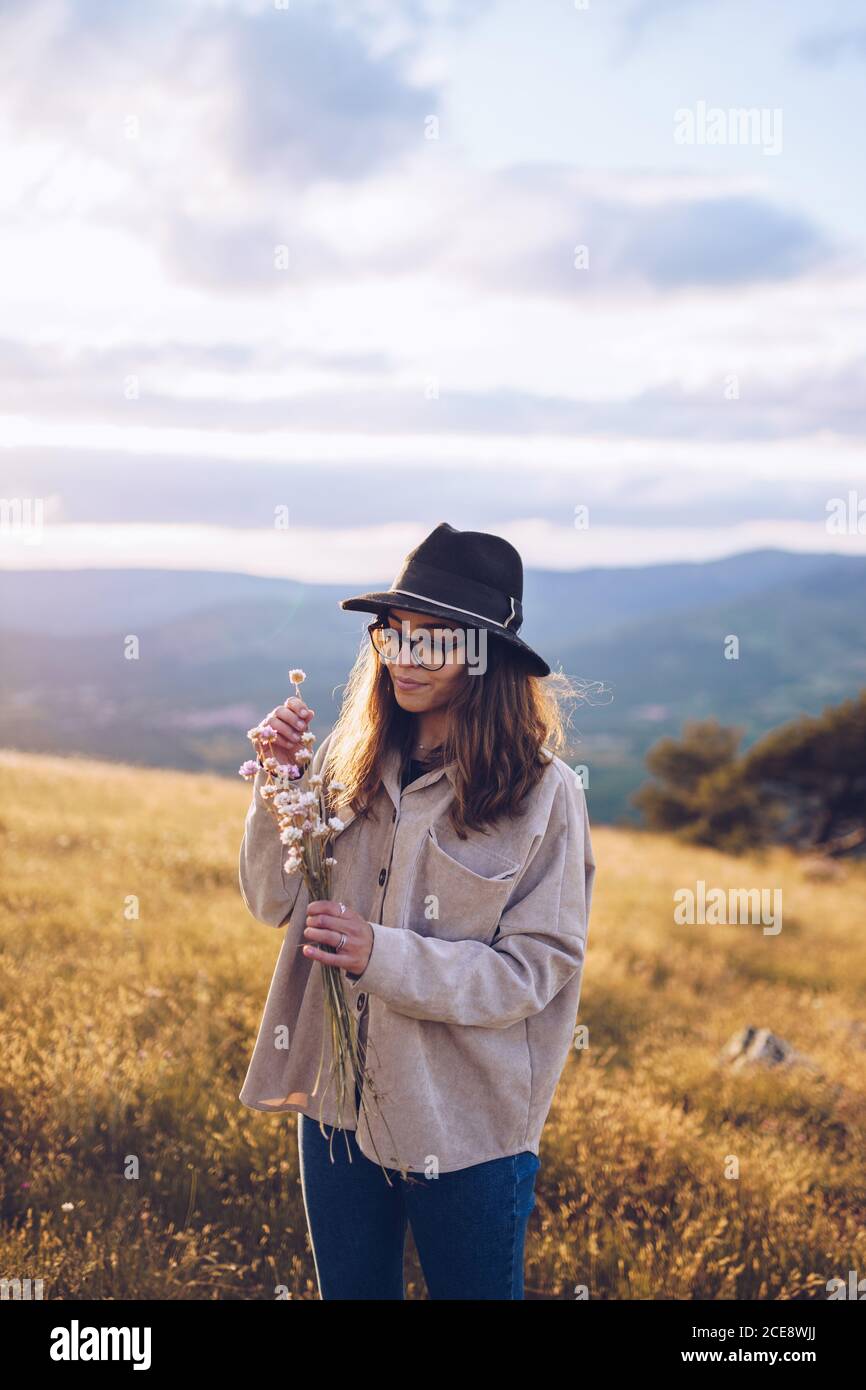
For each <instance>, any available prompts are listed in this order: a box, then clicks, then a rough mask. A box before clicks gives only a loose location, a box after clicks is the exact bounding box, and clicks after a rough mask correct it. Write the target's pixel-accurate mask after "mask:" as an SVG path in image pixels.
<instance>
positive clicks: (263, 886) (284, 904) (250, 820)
mask: <svg viewBox="0 0 866 1390" xmlns="http://www.w3.org/2000/svg"><path fill="white" fill-rule="evenodd" d="M330 738H331V735H330V734H328V735H327V737H326V738H324V739H323V740H322V742H321V743H320V744H319V747H318V748H317V749H316V751H315V753H314V755H313V760H312V765H311V771H312V772H320V771H321V767H322V762H323V761H324V758H325V754H326V752H327V747H328V743H329V741H330ZM265 781H266V776H265V773H264V771H263V770H262V769H261V768H259V770H258V771H257V773H256V775H255V777H254V779H253V783H252V787H253V795H252V801H251V802H250V808H249V810H248V811H247V818H246V821H245V823H244V837H243V840H242V841H241V849H240V855H239V858H238V880H239V882H240V889H241V897H242V898H243V900H244V903H245V904H246V906H247V908H248V910H249V911H250V912H251V913H252V915H253V917H256V918H257V919H258V921H260V922H264V923H266V925H267V926H269V927H282V926H285V924H286V922H287V921H288V919H289V918H290V917H291V915H292V912H293V910H294V906H295V903H296V902H297V899H298V894H299V892H300V890H301V884H302V883H303V881H304V880H303V876H302V875H301V874H299V873H298V874H287V873H286V871H285V869H284V868H283V863H284V861H285V858H286V854H287V852H288V851H287V850H286V846H285V845H284V844H283V843H282V841H281V840H280V834H279V830H278V829H277V822H276V818H275V816H274V814H273V812H272V811H271V810H270V808H269V807H268V803H267V802H266V801H264V800H263V799H262V794H261V792H262V786H263V785H264V783H265Z"/></svg>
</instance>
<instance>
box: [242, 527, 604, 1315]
mask: <svg viewBox="0 0 866 1390" xmlns="http://www.w3.org/2000/svg"><path fill="white" fill-rule="evenodd" d="M522 594H523V566H522V563H521V560H520V556H519V554H518V552H517V551H516V550H515V549H514V547H513V546H511V545H510V544H509V543H508V542H507V541H505V540H503V539H502V538H501V537H498V536H492V535H488V534H486V533H481V532H471V531H464V532H461V531H457V530H455V529H454V528H453V527H451V526H449V525H447V524H446V523H442V524H441V525H439V526H437V527H436V528H435V530H434V531H432V532H431V534H430V535H429V536H428V537H427V538H426V539H425V540H424V541H423V542H422V543H421V544H420V545H419V546H417V547H416V548H415V550H413V551H411V552H410V554H409V555H408V556H407V558H406V560H405V562H404V564H403V567H402V569H401V571H400V573H399V574H398V576H397V578H396V579H395V580H394V583H393V585H392V587H391V588H390V589H389V590H385V591H381V592H376V593H368V594H362V595H359V596H358V597H356V598H350V599H346V600H344V601H343V603H342V605H341V607H343V608H347V609H360V610H362V611H368V612H371V613H374V614H376V615H377V620H376V621H374V622H373V623H371V624H370V628H369V633H370V639H369V641H368V640H366V639H365V643H364V648H363V650H362V652H361V653H360V655H359V658H358V661H357V662H356V664H355V667H354V669H353V671H352V673H351V676H350V679H349V682H348V686H347V689H346V694H345V698H344V702H343V708H342V711H341V714H340V718H339V720H338V722H337V724H336V726H335V728H334V729H333V731H332V732H331V733H330V734H329V735H328V737H327V738H326V739H325V740H324V741H323V742H322V744H321V745H320V747H319V748H318V750H317V752H316V755H315V757H314V759H313V762H312V765H311V766H312V771H313V772H320V773H323V775H324V776H325V780H326V782H331V781H335V782H336V783H337V784H338V786H339V788H340V790H339V797H340V801H339V807H338V814H339V817H340V820H341V821H342V822H343V829H342V830H341V831H340V832H339V834H338V835H337V837H336V839H335V841H334V842H333V843H334V850H333V854H334V856H335V857H336V860H337V863H336V867H335V868H334V871H333V872H334V876H335V877H334V887H333V894H334V896H333V899H332V900H329V901H327V902H318V901H317V902H308V901H307V894H306V889H305V888H303V887H302V885H301V882H300V881H299V877H298V876H297V875H296V876H294V877H289V876H288V875H286V873H285V871H284V868H283V863H282V860H283V856H284V850H283V847H282V846H281V845H280V843H279V837H278V836H277V834H276V830H275V826H274V823H273V820H272V818H271V817H270V815H269V813H268V809H267V806H266V805H265V804H264V803H263V802H262V799H261V796H260V785H259V784H260V781H261V779H262V776H263V774H262V773H261V772H258V773H256V779H255V784H254V787H253V801H252V805H251V807H250V810H249V813H248V815H247V822H246V827H245V834H244V841H243V845H242V847H241V854H240V884H241V892H242V894H243V897H244V901H245V902H246V904H247V906H248V908H249V910H250V911H251V912H252V913H253V915H254V916H256V917H257V918H259V919H260V920H262V921H265V922H269V923H271V924H273V925H274V926H281V925H283V924H284V923H287V924H288V930H287V934H286V937H285V939H284V941H283V946H282V950H281V953H280V958H279V960H278V962H277V966H276V969H275V972H274V977H273V980H272V983H271V988H270V992H269V994H268V999H267V1003H266V1005H265V1010H264V1016H263V1018H262V1023H261V1027H260V1030H259V1035H258V1039H257V1042H256V1046H255V1050H254V1053H253V1057H252V1060H251V1063H250V1067H249V1071H248V1073H247V1077H246V1080H245V1082H244V1086H243V1089H242V1091H241V1093H240V1099H241V1100H242V1101H243V1102H244V1104H246V1105H249V1106H251V1107H253V1108H254V1109H258V1110H268V1111H270V1110H274V1111H292V1110H295V1111H298V1112H299V1120H298V1142H299V1154H300V1168H301V1183H302V1190H303V1197H304V1204H305V1210H306V1215H307V1221H308V1224H309V1229H310V1238H311V1243H312V1248H313V1254H314V1259H315V1265H316V1276H317V1279H318V1284H319V1291H320V1294H321V1297H322V1298H324V1299H334V1298H343V1299H402V1298H403V1249H404V1240H405V1233H406V1225H407V1222H408V1223H409V1224H410V1225H411V1227H412V1233H413V1237H414V1240H415V1245H416V1248H417V1250H418V1255H419V1259H420V1261H421V1265H422V1268H423V1270H424V1276H425V1279H426V1282H427V1287H428V1291H429V1293H430V1297H431V1298H433V1299H521V1298H522V1297H523V1246H524V1236H525V1230H526V1223H527V1220H528V1218H529V1214H530V1212H531V1210H532V1208H533V1206H534V1200H535V1199H534V1182H535V1175H536V1172H537V1170H538V1167H539V1157H538V1153H539V1143H540V1137H541V1132H542V1128H543V1126H544V1122H545V1120H546V1118H547V1114H548V1111H549V1109H550V1104H551V1101H552V1098H553V1094H554V1090H555V1088H556V1084H557V1081H558V1079H559V1075H560V1073H561V1070H562V1068H563V1065H564V1063H565V1060H566V1057H567V1056H568V1053H569V1050H570V1048H571V1043H572V1038H573V1033H574V1026H575V1021H576V1014H577V1007H578V1003H579V998H580V989H581V978H582V972H583V962H584V953H585V946H586V935H587V926H588V916H589V908H590V900H591V893H592V886H593V879H594V873H595V866H594V860H593V856H592V847H591V842H590V834H589V821H588V817H587V811H586V802H585V797H584V792H583V788H582V786H581V784H580V782H579V780H578V779H577V777H576V775H575V773H574V772H573V771H572V769H571V768H569V767H568V765H567V764H566V763H564V762H563V761H561V760H560V759H559V758H558V757H557V756H556V755H555V754H554V752H553V747H555V746H560V745H561V744H562V742H563V737H564V736H563V728H562V719H561V714H560V709H559V704H558V700H557V691H558V690H559V688H560V687H561V686H562V685H565V686H566V689H567V683H566V682H564V678H561V677H550V668H549V666H548V665H547V663H546V662H545V661H543V660H542V658H541V657H540V656H539V655H538V654H537V653H536V652H534V651H533V650H532V648H531V647H529V646H527V644H526V643H525V642H523V641H522V640H521V639H520V637H518V635H517V629H518V628H519V627H520V624H521V622H522ZM544 677H550V680H549V681H548V682H546V683H545V684H542V680H543V678H544ZM313 713H314V711H312V710H309V709H307V707H306V706H305V705H304V704H303V701H301V700H300V699H297V698H293V699H290V700H287V701H286V703H285V705H284V706H281V707H280V708H279V709H276V710H273V711H271V713H270V714H269V715H268V716H267V721H268V722H269V723H270V724H272V725H273V726H274V727H275V728H276V729H278V731H279V739H278V742H277V744H276V749H275V751H276V755H277V757H278V758H279V760H280V761H281V762H283V761H290V760H291V758H292V756H293V754H294V752H295V751H296V750H297V748H298V747H299V744H300V740H301V735H302V734H303V733H305V732H306V731H307V729H308V727H309V721H310V719H311V717H312V715H313ZM325 947H331V948H336V953H334V951H333V950H332V951H327V950H326V949H324V948H325ZM324 970H342V971H343V972H344V987H345V991H346V995H347V998H348V999H349V1001H350V1003H351V1006H352V1007H353V1008H354V1009H355V1010H356V1011H357V1017H358V1020H359V1037H360V1039H361V1045H362V1051H363V1052H364V1054H365V1057H366V1069H367V1071H368V1073H369V1075H370V1077H371V1079H372V1081H373V1083H374V1085H375V1091H376V1094H377V1096H379V1097H381V1107H382V1113H381V1115H379V1114H377V1111H376V1109H375V1107H373V1108H372V1109H370V1110H369V1113H368V1110H367V1108H359V1105H358V1101H359V1099H360V1094H359V1092H358V1091H357V1089H356V1093H355V1097H354V1109H353V1113H352V1116H351V1120H350V1121H349V1122H346V1121H345V1119H344V1125H343V1127H344V1129H345V1130H346V1133H345V1134H344V1135H341V1136H337V1140H338V1142H337V1141H335V1142H333V1143H332V1142H330V1141H331V1140H332V1138H334V1136H333V1129H334V1127H335V1125H336V1122H337V1118H338V1117H337V1114H336V1111H335V1108H334V1101H333V1097H332V1096H330V1095H329V1094H328V1093H327V1092H326V1093H325V1095H324V1100H323V1098H322V1094H321V1092H322V1089H323V1088H322V1085H321V1084H320V1089H319V1092H315V1090H314V1087H315V1079H316V1075H317V1071H318V1067H319V1059H320V1054H321V1048H322V1008H323V1005H322V972H323V971H324ZM327 1060H328V1061H329V1060H330V1057H329V1055H328V1057H327ZM323 1075H324V1076H327V1070H325V1071H324V1072H323ZM380 1160H381V1162H382V1163H384V1165H385V1168H387V1169H388V1176H387V1177H386V1174H385V1171H384V1170H383V1167H382V1166H380ZM390 1164H393V1165H394V1167H393V1168H390V1167H389V1165H390ZM398 1170H400V1171H398ZM389 1178H390V1181H389Z"/></svg>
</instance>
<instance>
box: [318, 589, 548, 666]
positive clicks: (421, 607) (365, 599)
mask: <svg viewBox="0 0 866 1390" xmlns="http://www.w3.org/2000/svg"><path fill="white" fill-rule="evenodd" d="M340 607H341V608H346V609H349V610H350V611H352V612H359V613H378V612H379V611H380V610H381V609H383V608H405V609H406V610H407V611H408V612H410V613H431V614H432V615H433V617H434V618H448V619H450V620H451V622H453V623H455V624H456V625H457V626H458V627H483V628H484V629H485V630H486V631H487V632H489V633H490V635H491V636H492V637H498V638H499V639H500V640H501V641H503V642H507V644H508V645H509V647H514V648H515V650H516V652H519V653H520V656H521V657H522V658H523V661H524V663H525V665H526V666H527V668H528V669H529V671H530V673H531V674H532V675H533V676H549V675H550V667H549V666H548V664H547V662H546V661H545V660H544V659H543V657H540V656H539V655H538V652H536V651H533V649H532V647H530V646H529V644H528V643H526V642H524V641H523V639H522V638H521V637H518V635H517V633H516V632H509V631H508V628H504V627H500V626H499V625H498V624H497V623H494V622H488V621H487V620H486V619H485V618H475V617H473V618H467V616H466V614H465V613H461V612H460V611H459V609H456V608H449V606H448V604H447V603H434V602H433V600H432V599H423V600H422V599H413V598H411V597H409V596H408V595H407V594H398V593H395V592H394V591H393V590H387V589H383V590H380V591H379V592H378V593H373V594H357V595H355V597H354V598H344V599H341V600H340Z"/></svg>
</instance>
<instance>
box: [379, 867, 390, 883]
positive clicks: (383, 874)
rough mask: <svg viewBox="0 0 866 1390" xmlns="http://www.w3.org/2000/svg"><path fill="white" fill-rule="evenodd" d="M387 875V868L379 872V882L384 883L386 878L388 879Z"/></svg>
mask: <svg viewBox="0 0 866 1390" xmlns="http://www.w3.org/2000/svg"><path fill="white" fill-rule="evenodd" d="M387 877H388V870H387V869H383V870H382V872H381V873H380V874H379V884H380V885H381V884H383V883H384V882H385V879H386V878H387Z"/></svg>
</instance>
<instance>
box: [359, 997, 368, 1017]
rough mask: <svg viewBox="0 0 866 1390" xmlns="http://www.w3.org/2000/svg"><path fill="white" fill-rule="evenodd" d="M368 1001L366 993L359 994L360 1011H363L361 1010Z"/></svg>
mask: <svg viewBox="0 0 866 1390" xmlns="http://www.w3.org/2000/svg"><path fill="white" fill-rule="evenodd" d="M366 1002H367V996H366V994H359V995H358V1013H360V1012H361V1010H362V1009H363V1007H364V1005H365V1004H366Z"/></svg>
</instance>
